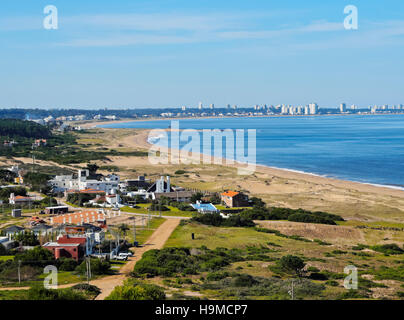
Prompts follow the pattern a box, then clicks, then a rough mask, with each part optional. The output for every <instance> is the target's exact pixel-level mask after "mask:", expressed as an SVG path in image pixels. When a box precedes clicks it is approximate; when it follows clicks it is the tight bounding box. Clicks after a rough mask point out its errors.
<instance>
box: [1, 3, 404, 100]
mask: <svg viewBox="0 0 404 320" xmlns="http://www.w3.org/2000/svg"><path fill="white" fill-rule="evenodd" d="M350 4H352V5H355V6H357V8H358V11H359V29H358V30H345V29H344V27H343V22H344V19H345V15H344V12H343V11H344V7H345V6H346V5H350ZM46 5H55V6H56V7H57V8H58V16H59V28H58V30H45V29H44V28H43V19H44V17H45V14H44V13H43V10H44V7H45V6H46ZM403 57H404V1H402V0H385V1H380V0H361V1H355V0H344V1H342V0H332V1H320V0H317V1H313V0H304V1H302V0H283V1H272V0H243V1H241V0H232V1H220V0H215V1H213V0H200V1H199V0H149V1H145V0H116V1H112V0H108V1H107V0H87V1H78V0H63V1H62V0H47V1H42V0H35V1H32V0H1V2H0V107H15V106H17V107H40V108H59V107H75V108H77V107H88V108H98V107H109V108H118V107H124V108H135V107H171V106H182V105H186V106H196V105H197V104H198V102H199V101H202V102H203V103H204V104H205V105H207V104H210V103H215V105H216V106H218V107H219V106H225V105H227V104H232V105H233V104H237V105H239V106H251V105H255V104H274V105H276V104H281V103H285V104H295V105H297V104H307V103H310V102H317V103H318V104H319V105H320V107H321V106H328V107H335V106H337V105H338V104H339V103H341V102H346V103H347V104H353V103H355V104H357V105H359V106H368V105H370V104H379V105H380V104H390V105H392V104H398V103H402V104H404V90H403V89H404V81H403V80H404V79H403V78H404V68H403V66H404V63H403Z"/></svg>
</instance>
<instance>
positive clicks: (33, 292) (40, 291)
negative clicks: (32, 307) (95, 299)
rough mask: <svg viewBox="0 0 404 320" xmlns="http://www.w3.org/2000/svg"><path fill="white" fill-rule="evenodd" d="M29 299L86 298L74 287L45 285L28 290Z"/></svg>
mask: <svg viewBox="0 0 404 320" xmlns="http://www.w3.org/2000/svg"><path fill="white" fill-rule="evenodd" d="M27 299H28V300H85V299H86V298H85V296H84V295H83V294H82V293H80V292H77V291H74V290H72V289H70V288H69V289H61V290H54V289H46V288H44V287H43V286H33V287H31V288H30V289H29V290H28V295H27Z"/></svg>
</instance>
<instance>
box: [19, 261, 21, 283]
mask: <svg viewBox="0 0 404 320" xmlns="http://www.w3.org/2000/svg"><path fill="white" fill-rule="evenodd" d="M18 283H19V284H21V260H18Z"/></svg>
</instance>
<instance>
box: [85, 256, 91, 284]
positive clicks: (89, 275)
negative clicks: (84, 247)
mask: <svg viewBox="0 0 404 320" xmlns="http://www.w3.org/2000/svg"><path fill="white" fill-rule="evenodd" d="M86 269H87V272H86V273H87V283H90V279H91V260H90V258H89V256H87V257H86Z"/></svg>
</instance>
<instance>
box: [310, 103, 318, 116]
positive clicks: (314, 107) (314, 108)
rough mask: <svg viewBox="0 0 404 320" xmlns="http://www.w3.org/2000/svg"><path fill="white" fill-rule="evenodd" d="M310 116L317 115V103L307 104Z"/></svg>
mask: <svg viewBox="0 0 404 320" xmlns="http://www.w3.org/2000/svg"><path fill="white" fill-rule="evenodd" d="M309 109H310V114H317V113H318V105H317V103H310V104H309Z"/></svg>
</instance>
